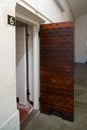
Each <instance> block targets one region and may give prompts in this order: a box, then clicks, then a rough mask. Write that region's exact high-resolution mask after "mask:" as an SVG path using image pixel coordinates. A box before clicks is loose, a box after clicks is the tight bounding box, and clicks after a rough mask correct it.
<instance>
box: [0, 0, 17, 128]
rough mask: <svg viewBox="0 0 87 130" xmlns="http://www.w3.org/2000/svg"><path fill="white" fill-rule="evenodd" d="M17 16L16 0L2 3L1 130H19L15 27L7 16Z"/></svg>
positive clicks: (0, 30) (0, 44)
mask: <svg viewBox="0 0 87 130" xmlns="http://www.w3.org/2000/svg"><path fill="white" fill-rule="evenodd" d="M8 14H9V15H12V16H15V0H14V1H13V0H3V1H0V130H19V113H18V111H17V105H16V78H15V77H16V76H15V75H16V71H15V27H14V26H11V25H8V24H7V15H8Z"/></svg>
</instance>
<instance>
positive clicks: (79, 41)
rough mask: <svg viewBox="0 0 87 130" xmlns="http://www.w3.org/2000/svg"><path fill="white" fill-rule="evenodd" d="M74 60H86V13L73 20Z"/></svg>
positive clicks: (82, 61) (81, 61)
mask: <svg viewBox="0 0 87 130" xmlns="http://www.w3.org/2000/svg"><path fill="white" fill-rule="evenodd" d="M75 62H80V63H85V62H87V15H84V16H80V17H79V18H77V19H76V21H75Z"/></svg>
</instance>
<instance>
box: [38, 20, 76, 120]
mask: <svg viewBox="0 0 87 130" xmlns="http://www.w3.org/2000/svg"><path fill="white" fill-rule="evenodd" d="M40 83H41V88H40V110H41V112H42V113H47V114H54V115H58V116H61V117H62V118H63V119H66V120H70V121H73V119H74V25H73V23H71V22H63V23H54V24H43V25H41V26H40Z"/></svg>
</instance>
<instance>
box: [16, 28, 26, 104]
mask: <svg viewBox="0 0 87 130" xmlns="http://www.w3.org/2000/svg"><path fill="white" fill-rule="evenodd" d="M26 79H27V73H26V27H17V28H16V87H17V97H18V98H19V104H22V105H27V80H26Z"/></svg>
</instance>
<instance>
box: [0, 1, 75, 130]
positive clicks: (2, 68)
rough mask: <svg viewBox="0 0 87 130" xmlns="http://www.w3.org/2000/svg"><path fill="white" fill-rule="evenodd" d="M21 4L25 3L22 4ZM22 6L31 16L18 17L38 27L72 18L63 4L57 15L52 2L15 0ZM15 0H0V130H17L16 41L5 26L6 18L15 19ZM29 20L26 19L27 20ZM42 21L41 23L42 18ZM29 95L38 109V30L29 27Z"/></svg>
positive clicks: (9, 29) (10, 27)
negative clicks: (31, 51) (30, 83)
mask: <svg viewBox="0 0 87 130" xmlns="http://www.w3.org/2000/svg"><path fill="white" fill-rule="evenodd" d="M24 1H25V2H24ZM17 2H18V3H22V6H24V7H25V8H26V9H27V10H30V12H32V13H33V14H35V15H36V16H38V17H35V19H34V17H33V15H32V14H31V15H28V16H27V14H26V16H25V15H24V13H25V12H23V11H22V14H20V16H21V15H24V17H26V19H27V21H28V20H30V19H31V16H32V18H33V20H30V21H31V22H32V21H34V20H36V21H37V23H38V24H39V23H40V22H42V21H43V20H45V22H64V21H72V20H73V17H72V14H71V12H70V9H69V6H68V3H67V2H66V4H65V6H66V8H65V12H61V11H60V9H59V7H58V6H57V5H56V3H55V1H54V0H17ZM15 4H16V0H3V1H0V105H1V106H0V129H1V130H19V113H18V111H17V105H16V58H15V57H16V54H15V52H16V50H15V49H16V44H15V43H16V42H15V27H14V26H11V25H8V24H7V15H8V14H9V15H12V16H15ZM29 18H30V19H29ZM41 18H42V19H43V20H42V19H41ZM33 31H34V35H33V38H34V39H33V57H34V59H33V67H34V70H33V71H34V75H33V81H34V82H33V87H34V89H33V93H34V101H35V104H34V108H36V109H39V86H40V85H39V84H40V80H39V39H38V31H39V28H37V29H36V27H35V25H34V28H33Z"/></svg>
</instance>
